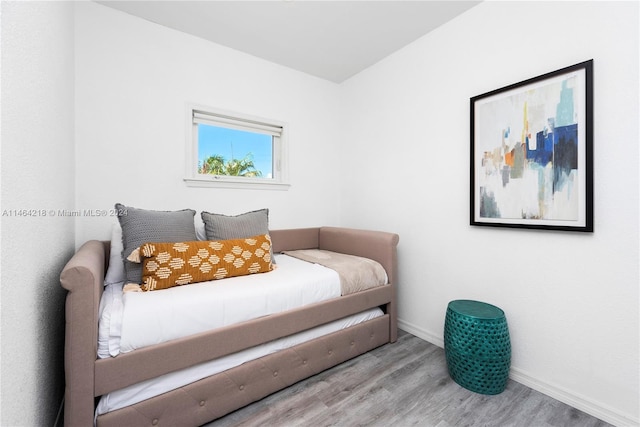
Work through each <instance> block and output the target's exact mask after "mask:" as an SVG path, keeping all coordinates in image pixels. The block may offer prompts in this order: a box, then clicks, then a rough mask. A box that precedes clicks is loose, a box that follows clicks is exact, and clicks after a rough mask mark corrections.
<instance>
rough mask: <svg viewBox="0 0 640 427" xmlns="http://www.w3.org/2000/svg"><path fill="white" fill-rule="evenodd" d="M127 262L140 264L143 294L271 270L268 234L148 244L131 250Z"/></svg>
mask: <svg viewBox="0 0 640 427" xmlns="http://www.w3.org/2000/svg"><path fill="white" fill-rule="evenodd" d="M127 259H128V260H129V261H131V262H135V263H142V283H141V288H142V290H143V291H154V290H160V289H167V288H171V287H173V286H180V285H187V284H190V283H197V282H206V281H209V280H217V279H224V278H226V277H234V276H243V275H247V274H255V273H266V272H268V271H271V270H272V269H273V264H272V260H271V238H270V236H269V235H268V234H264V235H258V236H253V237H248V238H244V239H230V240H204V241H203V240H197V241H191V242H171V243H155V242H149V243H145V244H143V245H142V246H140V247H139V248H137V249H136V250H134V251H133V252H132V253H131V255H129V257H127Z"/></svg>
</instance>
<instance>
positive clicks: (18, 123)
mask: <svg viewBox="0 0 640 427" xmlns="http://www.w3.org/2000/svg"><path fill="white" fill-rule="evenodd" d="M0 7H1V14H2V32H1V38H2V49H1V50H2V199H1V200H2V207H1V208H0V210H1V211H2V257H1V262H2V284H1V286H0V295H1V300H2V303H1V310H2V330H1V333H0V335H1V336H2V351H1V358H2V361H1V371H2V394H1V400H2V416H1V417H0V424H1V425H3V426H36V425H53V424H54V421H55V419H56V415H57V411H58V408H59V406H60V404H61V402H62V396H63V392H64V378H63V345H64V291H63V289H62V288H61V287H60V283H59V275H60V271H61V270H62V267H63V266H64V264H65V263H66V261H67V260H68V259H69V258H70V256H71V255H72V254H73V251H74V224H73V220H72V219H71V218H64V217H57V216H55V215H54V216H52V215H51V210H54V211H56V212H57V210H58V209H72V208H73V205H74V169H75V168H74V153H73V151H74V150H73V5H72V3H70V2H5V1H3V2H2V3H1V6H0ZM22 209H34V210H37V211H36V212H32V213H34V214H36V216H15V214H16V213H17V211H18V210H22ZM42 215H45V216H42Z"/></svg>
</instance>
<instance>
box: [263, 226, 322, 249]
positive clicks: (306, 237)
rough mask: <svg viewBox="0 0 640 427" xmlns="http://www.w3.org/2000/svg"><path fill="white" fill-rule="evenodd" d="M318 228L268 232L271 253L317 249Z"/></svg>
mask: <svg viewBox="0 0 640 427" xmlns="http://www.w3.org/2000/svg"><path fill="white" fill-rule="evenodd" d="M319 231H320V228H319V227H312V228H292V229H285V230H269V235H270V236H271V244H272V245H273V252H274V253H278V252H282V251H292V250H296V249H317V248H318V233H319Z"/></svg>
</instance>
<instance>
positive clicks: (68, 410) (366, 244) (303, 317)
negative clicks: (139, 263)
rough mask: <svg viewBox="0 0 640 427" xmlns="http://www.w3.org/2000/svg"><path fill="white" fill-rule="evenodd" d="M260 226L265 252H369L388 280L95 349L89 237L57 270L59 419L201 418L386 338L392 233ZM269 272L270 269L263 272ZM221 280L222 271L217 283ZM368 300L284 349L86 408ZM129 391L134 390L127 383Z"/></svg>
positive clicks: (171, 422) (105, 249) (391, 306)
mask: <svg viewBox="0 0 640 427" xmlns="http://www.w3.org/2000/svg"><path fill="white" fill-rule="evenodd" d="M269 235H270V238H271V241H272V249H273V253H274V254H279V253H280V252H282V251H290V250H299V249H320V250H325V251H331V252H336V253H342V254H352V255H356V256H360V257H365V258H368V259H371V260H375V261H377V262H378V263H380V264H381V265H382V267H384V270H385V271H386V274H387V277H388V283H387V284H386V285H382V286H377V287H374V288H370V289H367V290H363V291H359V292H355V293H352V294H349V295H346V296H338V297H336V298H330V299H328V300H325V301H321V302H316V303H311V304H307V305H304V306H302V307H299V308H293V309H290V310H285V311H282V312H279V313H274V314H269V315H266V316H261V317H258V318H254V319H252V320H247V321H243V322H240V323H236V324H230V325H227V326H223V327H220V328H217V329H215V330H210V331H204V332H200V333H197V334H194V335H190V336H186V337H182V338H177V339H172V340H170V341H167V342H162V343H159V344H154V345H149V346H146V347H144V348H139V349H136V350H135V351H130V352H127V353H121V354H118V355H117V356H116V357H107V358H97V356H96V354H97V351H98V349H97V346H98V344H97V342H98V329H99V317H100V314H99V310H100V307H101V305H100V303H101V297H102V295H103V289H104V288H103V286H104V279H105V272H106V271H107V267H108V263H109V259H110V242H108V241H95V240H94V241H89V242H87V243H85V244H84V245H83V246H82V247H81V248H80V249H79V250H78V251H77V253H76V254H75V255H74V256H73V258H72V259H71V260H70V261H69V262H68V264H67V265H66V267H65V268H64V270H63V271H62V274H61V284H62V286H63V287H64V288H65V289H66V290H68V291H69V292H68V295H67V300H66V343H65V379H66V391H65V416H64V419H65V426H67V427H76V426H91V425H93V424H95V425H97V426H100V427H104V426H118V427H123V426H143V425H165V426H198V425H202V424H204V423H206V422H209V421H211V420H214V419H216V418H219V417H221V416H223V415H225V414H228V413H230V412H232V411H234V410H236V409H238V408H241V407H243V406H245V405H247V404H249V403H251V402H254V401H257V400H259V399H262V398H263V397H265V396H267V395H269V394H271V393H273V392H275V391H277V390H280V389H282V388H285V387H287V386H289V385H291V384H293V383H295V382H297V381H299V380H301V379H304V378H307V377H310V376H312V375H314V374H316V373H318V372H321V371H323V370H325V369H327V368H330V367H332V366H335V365H337V364H339V363H342V362H344V361H346V360H348V359H351V358H353V357H355V356H358V355H360V354H363V353H365V352H367V351H369V350H371V349H373V348H376V347H378V346H381V345H383V344H385V343H389V342H395V341H396V338H397V330H396V302H395V290H394V286H395V285H396V278H397V266H396V263H397V261H396V246H397V244H398V236H397V235H396V234H392V233H386V232H378V231H365V230H356V229H347V228H336V227H318V228H304V229H289V230H272V231H270V232H269ZM276 257H277V255H276ZM279 268H284V267H280V266H279V267H276V270H275V271H276V272H277V271H278V269H279ZM269 274H272V273H266V275H269ZM254 276H261V274H256V275H254ZM225 280H231V279H223V280H220V281H219V282H223V281H225ZM190 286H192V285H190ZM181 288H187V287H186V286H185V287H181ZM157 292H166V291H164V290H161V291H157ZM158 295H160V294H158ZM378 308H379V309H381V313H380V315H379V316H377V317H375V318H372V319H371V320H366V321H363V322H362V323H358V324H354V325H352V326H348V325H347V326H346V328H345V329H340V330H337V331H334V332H330V333H328V334H325V335H321V336H319V337H315V338H311V339H310V340H307V341H304V342H301V343H298V344H295V345H293V347H290V348H284V349H279V350H277V351H275V350H270V351H267V354H265V355H262V356H260V357H258V358H257V359H254V360H248V361H243V363H240V364H238V365H237V366H234V367H231V368H230V369H226V370H224V371H222V372H219V373H215V374H213V375H209V376H207V377H205V378H202V379H199V380H197V381H194V382H191V383H189V384H185V385H183V386H180V387H178V388H176V389H173V390H170V391H165V392H162V393H161V394H159V395H157V396H155V397H150V398H145V400H142V401H139V402H137V403H134V404H131V405H128V406H125V407H122V408H119V409H115V410H110V411H108V412H106V413H99V411H96V407H99V406H100V404H101V403H102V401H100V404H99V403H98V401H99V398H100V397H101V396H103V399H104V396H108V395H109V394H110V393H112V392H114V393H117V392H118V391H119V390H121V389H127V388H128V387H135V386H137V385H139V384H152V383H153V380H154V379H156V378H158V377H163V376H167V375H169V376H171V375H174V376H178V377H179V376H181V373H182V372H185V370H186V369H187V368H189V367H192V366H194V365H196V366H200V365H203V364H207V363H214V364H215V363H217V360H223V359H224V358H225V357H231V358H233V357H234V356H235V355H238V354H244V352H251V351H253V349H255V348H261V347H262V346H264V345H269V344H270V343H273V342H279V341H280V340H287V339H289V337H292V336H298V335H304V334H306V333H307V331H309V330H312V329H313V328H316V327H318V326H320V327H325V326H326V325H330V324H333V323H336V321H338V320H340V319H343V318H346V317H348V316H351V315H354V314H356V313H361V312H364V311H367V310H369V309H378ZM148 326H149V325H148ZM152 326H153V325H150V327H152ZM247 349H249V350H247ZM167 373H172V374H167ZM145 387H147V386H145ZM148 387H152V386H148ZM148 387H147V388H148ZM133 393H134V394H137V393H138V391H135V388H134V392H133ZM107 400H108V399H107Z"/></svg>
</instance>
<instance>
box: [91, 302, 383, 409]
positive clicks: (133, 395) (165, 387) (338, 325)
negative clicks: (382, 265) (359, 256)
mask: <svg viewBox="0 0 640 427" xmlns="http://www.w3.org/2000/svg"><path fill="white" fill-rule="evenodd" d="M382 315H384V313H383V312H382V310H380V309H379V308H373V309H370V310H367V311H364V312H362V313H359V314H354V315H352V316H348V317H345V318H343V319H340V320H336V321H334V322H330V323H327V324H324V325H321V326H318V327H316V328H313V329H310V330H307V331H303V332H299V333H297V334H294V335H290V336H288V337H284V338H280V339H278V340H274V341H271V342H268V343H265V344H262V345H259V346H256V347H252V348H250V349H247V350H243V351H240V352H238V353H234V354H231V355H228V356H224V357H221V358H219V359H215V360H211V361H209V362H204V363H201V364H198V365H195V366H192V367H189V368H186V369H182V370H179V371H176V372H171V373H169V374H165V375H162V376H160V377H157V378H154V379H151V380H147V381H143V382H140V383H138V384H134V385H131V386H129V387H126V388H124V389H121V390H117V391H115V392H112V393H109V394H106V395H104V396H102V397H101V398H100V402H99V403H98V407H97V408H96V416H98V415H101V414H105V413H107V412H110V411H114V410H116V409H120V408H124V407H126V406H129V405H133V404H134V403H138V402H142V401H143V400H146V399H149V398H151V397H154V396H158V395H160V394H162V393H166V392H168V391H171V390H174V389H176V388H178V387H182V386H185V385H187V384H191V383H192V382H195V381H198V380H201V379H203V378H206V377H209V376H211V375H214V374H217V373H220V372H223V371H226V370H227V369H231V368H233V367H236V366H239V365H241V364H243V363H245V362H248V361H250V360H254V359H257V358H259V357H263V356H266V355H268V354H271V353H275V352H277V351H279V350H283V349H286V348H290V347H293V346H295V345H298V344H302V343H304V342H307V341H310V340H312V339H314V338H317V337H321V336H323V335H327V334H330V333H332V332H336V331H339V330H341V329H346V328H348V327H350V326H353V325H356V324H358V323H361V322H365V321H367V320H371V319H374V318H376V317H380V316H382Z"/></svg>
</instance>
